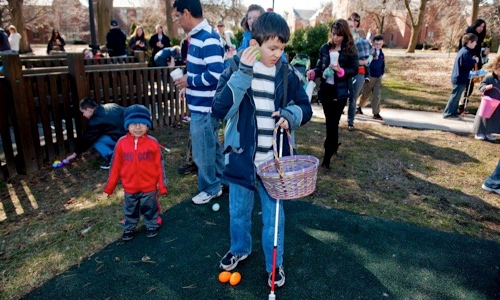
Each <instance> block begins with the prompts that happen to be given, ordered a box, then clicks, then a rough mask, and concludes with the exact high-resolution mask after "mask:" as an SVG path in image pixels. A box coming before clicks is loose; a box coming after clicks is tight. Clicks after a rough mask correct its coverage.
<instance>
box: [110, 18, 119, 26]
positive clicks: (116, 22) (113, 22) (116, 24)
mask: <svg viewBox="0 0 500 300" xmlns="http://www.w3.org/2000/svg"><path fill="white" fill-rule="evenodd" d="M109 24H111V26H118V21H117V20H115V19H113V20H111V22H109Z"/></svg>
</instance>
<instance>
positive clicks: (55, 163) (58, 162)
mask: <svg viewBox="0 0 500 300" xmlns="http://www.w3.org/2000/svg"><path fill="white" fill-rule="evenodd" d="M60 163H61V161H59V160H56V161H54V163H53V164H52V168H57V167H58V165H59V164H60Z"/></svg>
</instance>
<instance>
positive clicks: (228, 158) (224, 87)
mask: <svg viewBox="0 0 500 300" xmlns="http://www.w3.org/2000/svg"><path fill="white" fill-rule="evenodd" d="M240 56H241V52H240V53H239V54H238V55H237V56H234V57H233V58H231V59H230V60H233V61H234V63H231V67H228V68H226V70H225V71H224V73H222V75H221V77H220V79H219V83H218V85H217V91H216V93H215V96H214V101H213V105H212V116H214V117H216V118H220V119H224V120H226V121H227V123H226V128H225V133H224V154H225V168H224V173H223V174H224V177H225V178H226V179H227V180H228V181H229V182H232V183H235V184H238V185H241V186H244V187H246V188H248V189H252V190H255V184H256V180H257V178H256V167H255V165H254V159H255V153H256V149H257V119H256V115H255V103H254V100H253V93H252V88H251V84H252V79H253V74H249V73H248V72H249V71H250V73H251V72H252V71H253V69H250V70H248V66H247V70H245V71H243V69H245V66H244V65H242V66H239V64H240ZM284 65H285V64H284V63H283V62H282V61H281V60H278V63H277V64H276V76H275V78H274V83H275V91H274V95H275V98H274V107H275V111H280V116H281V117H283V118H285V119H286V120H287V121H288V124H289V127H290V130H291V133H292V135H291V136H292V145H293V147H294V138H293V137H294V135H293V129H294V128H295V127H297V126H300V125H303V124H305V123H307V122H308V121H309V120H310V119H311V116H312V109H311V104H310V103H309V98H308V97H307V94H306V93H305V91H304V89H303V88H302V85H301V84H300V81H299V78H298V77H297V75H295V73H294V72H293V71H292V70H291V69H290V68H288V69H287V70H288V71H287V74H286V78H284V70H285V67H284ZM284 79H285V80H288V83H287V86H288V87H287V99H286V100H285V107H284V108H282V98H283V87H284V84H283V81H284ZM278 119H279V118H277V119H276V121H278ZM283 144H284V145H288V139H287V138H286V135H285V136H284V139H283ZM294 148H295V147H294ZM287 155H291V153H290V149H289V147H287V146H286V147H283V156H287Z"/></svg>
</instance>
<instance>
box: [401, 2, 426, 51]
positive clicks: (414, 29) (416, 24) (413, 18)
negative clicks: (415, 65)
mask: <svg viewBox="0 0 500 300" xmlns="http://www.w3.org/2000/svg"><path fill="white" fill-rule="evenodd" d="M403 1H404V4H405V7H406V11H407V12H408V17H409V19H410V28H411V35H410V42H409V43H408V47H407V48H406V52H407V53H415V48H416V46H417V40H418V35H419V34H420V30H421V29H422V25H423V24H424V17H425V12H426V9H425V7H426V6H427V2H429V0H420V1H419V2H420V3H419V5H418V8H416V9H415V5H414V2H412V1H411V0H403Z"/></svg>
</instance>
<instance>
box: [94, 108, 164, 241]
mask: <svg viewBox="0 0 500 300" xmlns="http://www.w3.org/2000/svg"><path fill="white" fill-rule="evenodd" d="M124 118H125V129H127V130H128V133H127V135H125V136H124V137H122V138H120V139H119V140H118V143H117V144H116V147H115V152H114V155H113V158H112V160H111V170H110V172H109V178H108V182H107V183H106V187H105V188H104V193H106V194H108V195H111V194H113V191H114V190H115V187H116V184H117V183H118V180H119V179H121V182H122V186H123V189H124V191H125V201H123V213H124V214H125V218H124V219H123V220H122V221H121V226H122V227H123V229H124V231H123V235H122V240H124V241H128V240H131V239H132V238H133V237H134V236H133V234H134V231H135V227H136V225H137V223H138V222H139V218H140V216H141V214H143V215H144V226H145V227H146V230H147V237H148V238H152V237H155V236H156V235H157V234H158V229H159V228H160V226H161V223H162V220H161V218H160V204H159V202H158V192H157V190H159V191H160V194H162V195H165V194H167V192H168V189H167V177H166V175H165V168H164V164H163V155H162V153H161V149H160V147H161V146H160V144H158V141H157V140H156V139H155V138H153V137H152V136H150V135H148V129H149V128H151V125H152V124H151V114H150V113H149V110H148V109H147V108H146V107H145V106H143V105H139V104H135V105H132V106H130V107H128V108H127V109H126V110H125V113H124Z"/></svg>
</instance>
